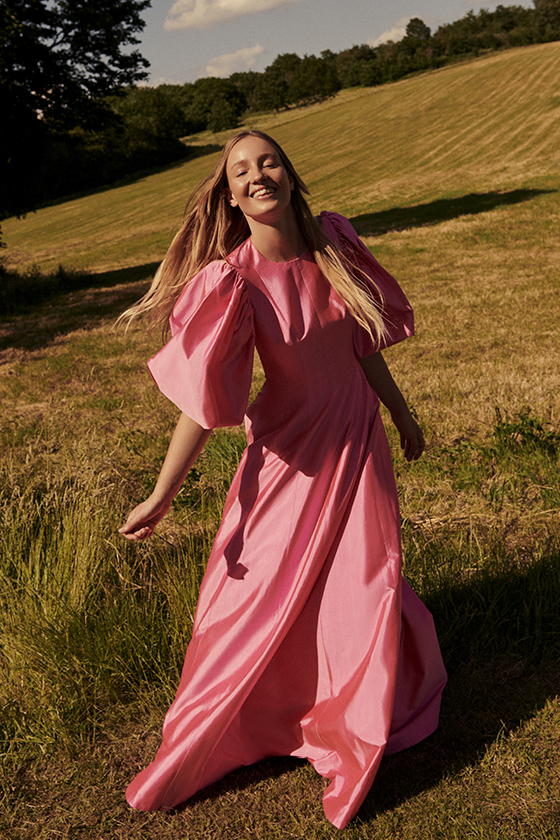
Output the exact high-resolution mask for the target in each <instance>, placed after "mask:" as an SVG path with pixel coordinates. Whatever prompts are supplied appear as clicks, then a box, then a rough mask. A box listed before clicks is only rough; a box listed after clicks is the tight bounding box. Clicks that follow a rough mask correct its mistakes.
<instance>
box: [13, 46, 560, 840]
mask: <svg viewBox="0 0 560 840" xmlns="http://www.w3.org/2000/svg"><path fill="white" fill-rule="evenodd" d="M559 78H560V43H558V42H556V43H550V44H542V45H537V46H532V47H527V48H524V49H519V50H510V51H508V52H504V53H500V54H497V55H490V56H487V57H485V58H481V59H478V60H476V61H474V62H470V63H465V64H459V65H456V66H453V67H449V68H446V69H444V70H441V71H436V72H432V73H428V74H425V75H422V76H417V77H415V78H411V79H407V80H403V81H400V82H398V83H395V84H392V85H388V86H385V87H382V88H375V89H359V90H352V91H344V92H342V93H341V94H340V95H339V96H337V97H336V98H334V99H333V100H331V101H329V102H327V103H324V104H322V105H321V106H312V107H309V108H305V109H299V110H293V111H289V112H287V113H283V114H278V115H267V114H264V115H262V116H261V117H259V118H258V119H257V118H255V120H254V125H255V126H256V127H261V128H264V129H265V130H270V132H271V133H272V134H273V135H274V136H275V137H276V138H277V139H278V140H279V141H280V142H281V143H282V144H283V145H284V146H285V148H286V150H287V151H288V153H289V155H290V157H291V158H292V160H293V162H294V164H295V165H296V168H297V169H298V171H300V172H301V174H302V176H303V178H304V180H305V181H306V183H307V184H308V186H309V188H310V190H311V192H312V204H313V206H314V208H315V209H316V210H317V211H319V210H321V209H333V210H337V211H339V212H342V213H344V214H345V215H347V216H349V217H350V218H351V220H352V222H353V224H354V225H355V227H356V228H357V230H358V231H359V232H360V234H361V235H362V236H363V238H364V240H365V241H366V242H367V244H368V245H369V247H370V248H371V249H372V251H373V253H374V254H375V255H376V256H377V258H378V259H379V260H380V261H381V262H382V263H383V264H384V265H385V266H386V267H387V268H388V269H389V270H390V271H391V272H392V273H393V274H394V275H395V276H396V277H397V278H399V280H400V281H401V283H402V285H403V287H404V289H405V291H406V292H407V294H408V296H409V298H410V299H411V301H412V303H413V305H414V307H415V312H416V319H417V335H416V337H415V338H414V339H412V340H409V341H407V342H404V343H403V344H401V345H398V346H397V347H395V348H392V349H391V350H389V351H387V353H386V358H387V361H388V363H389V365H390V367H391V369H392V371H393V373H394V375H395V378H396V379H397V381H398V382H399V384H400V385H401V387H402V389H403V391H404V393H405V394H406V395H407V397H408V399H409V402H410V403H411V405H412V406H413V407H414V410H415V411H416V413H417V415H418V417H419V418H420V420H421V422H422V424H423V427H424V429H425V432H426V437H427V440H428V448H427V451H426V454H425V456H424V457H423V458H422V460H421V461H420V462H418V463H416V464H413V465H408V464H407V463H406V462H404V461H403V459H402V458H401V456H400V451H399V449H398V442H397V438H396V435H395V434H393V432H392V430H391V429H390V428H389V429H388V432H389V437H390V440H391V443H392V447H393V452H394V463H395V470H396V474H397V481H398V485H399V491H400V497H401V512H402V519H403V542H404V549H405V576H406V577H407V579H408V580H409V582H410V583H411V584H412V585H413V587H414V588H415V590H416V591H417V592H418V594H419V595H420V596H421V597H422V598H423V599H424V601H425V602H426V604H427V605H428V606H429V608H430V609H431V610H432V612H433V614H434V618H435V621H436V626H437V629H438V633H439V636H440V641H441V646H442V651H443V655H444V659H445V661H446V663H447V666H448V671H449V685H448V687H447V689H446V692H445V695H444V702H443V707H442V714H441V725H440V728H439V730H438V731H437V732H436V733H435V734H434V735H433V736H431V737H430V738H429V739H428V740H427V741H426V742H424V743H423V744H421V745H419V746H418V747H415V748H413V749H412V750H408V751H406V752H404V753H401V754H398V755H395V756H392V757H390V758H388V759H386V760H384V762H383V764H382V767H381V770H380V773H379V774H378V777H377V779H376V781H375V783H374V786H373V788H372V790H371V792H370V794H369V795H368V797H367V800H366V802H365V804H364V806H363V808H362V809H361V811H360V814H359V815H358V817H357V818H356V819H355V820H354V822H353V823H352V824H351V825H350V827H349V828H348V829H347V830H346V831H345V837H348V838H349V840H392V838H399V840H440V838H441V840H455V839H456V840H481V839H482V840H519V838H531V840H544V839H545V838H560V804H559V795H558V791H559V789H560V697H559V693H560V692H559V686H560V617H559V608H558V604H559V603H560V479H559V453H560V341H559V340H558V324H559V321H560V249H559V248H558V230H559V229H560V204H559V200H558V198H559V194H560V193H559V191H560V87H559V84H558V79H559ZM224 138H225V136H224V135H220V136H211V135H205V136H200V137H198V138H193V142H198V143H199V144H200V145H205V146H209V147H211V146H218V145H219V144H220V143H221V142H223V140H224ZM215 159H216V156H215V154H209V155H207V156H204V157H200V158H197V159H195V160H192V161H189V162H186V163H182V164H181V165H179V166H176V167H173V168H171V169H169V170H167V171H166V172H161V173H159V174H156V175H152V176H149V177H145V178H141V179H139V180H137V181H135V182H132V183H128V184H124V185H121V186H117V187H115V188H114V189H111V190H106V191H102V192H99V193H97V194H95V195H90V196H86V197H82V198H77V199H75V200H72V201H68V202H66V203H62V204H59V205H56V206H52V207H48V208H44V209H42V210H40V211H39V212H37V213H36V214H31V215H29V216H28V217H27V218H25V219H23V220H16V219H10V220H7V221H5V222H4V223H3V230H4V238H5V240H6V242H7V244H8V248H7V249H5V251H4V252H3V258H4V262H5V265H6V267H7V268H8V269H9V270H10V271H11V270H13V271H17V272H19V278H18V282H17V283H15V284H14V283H11V282H10V279H9V277H10V275H9V274H8V276H7V279H6V283H5V284H4V287H3V288H2V289H1V290H0V300H1V301H2V303H1V304H0V305H1V306H2V310H3V312H4V313H5V314H3V316H2V317H1V318H0V395H1V409H0V412H1V413H0V416H1V424H0V447H1V451H2V458H1V461H0V470H1V471H2V475H1V483H0V510H1V517H2V526H1V531H0V547H1V548H0V674H1V680H0V750H1V753H2V762H1V769H0V836H1V837H2V838H6V840H28V838H30V837H33V838H37V840H47V839H48V840H54V838H56V839H57V840H59V838H60V839H61V840H71V839H72V840H75V839H76V840H77V839H78V838H79V840H101V838H103V840H113V839H115V840H222V839H223V838H228V840H230V838H231V840H286V839H287V838H291V840H303V839H304V838H305V840H326V838H331V837H336V836H339V832H338V831H337V829H334V828H333V827H332V826H331V825H330V824H329V823H328V822H327V821H326V819H325V818H324V816H323V813H322V807H321V794H322V791H323V789H324V782H323V780H322V779H321V778H320V777H318V776H317V775H316V774H315V772H314V771H313V770H312V768H311V767H310V766H309V765H307V764H305V763H300V762H297V761H292V760H289V759H286V760H275V761H271V762H265V763H263V764H261V765H258V766H255V767H252V768H247V769H245V770H241V771H239V772H238V773H236V774H233V775H232V776H230V777H227V778H226V779H224V780H223V781H222V782H221V783H219V784H218V785H216V786H214V787H213V788H211V789H209V790H208V791H205V792H203V793H201V794H200V795H199V796H197V797H196V798H195V799H194V800H192V801H191V802H190V804H189V805H188V806H187V807H186V808H185V809H184V810H182V811H179V812H176V813H171V814H170V813H156V814H141V813H137V812H134V811H131V810H130V809H129V808H128V806H127V805H126V803H125V801H124V788H125V786H126V784H127V783H128V781H130V779H131V778H132V777H133V776H134V774H135V773H136V772H137V771H138V770H140V769H141V768H142V767H143V766H145V764H146V763H147V762H148V761H149V760H150V759H151V757H152V756H153V754H154V752H155V749H156V748H157V746H158V744H159V733H160V728H161V721H162V718H163V715H164V713H165V710H166V708H167V705H168V703H169V702H170V700H171V699H172V696H173V692H174V688H175V686H176V683H177V681H178V678H179V673H180V669H181V665H182V659H183V654H184V649H185V646H186V644H187V642H188V639H189V633H190V628H191V625H192V616H193V612H194V608H195V604H196V596H197V590H198V585H199V583H200V580H201V577H202V574H203V570H204V564H205V560H206V557H207V555H208V551H209V548H210V546H211V543H212V539H213V535H214V533H215V530H216V527H217V525H218V522H219V519H220V510H221V506H222V504H223V500H224V496H225V492H226V490H227V486H228V484H229V481H230V480H231V477H232V475H233V471H234V469H235V465H236V461H237V459H238V457H239V455H240V453H241V451H242V449H243V445H244V438H243V434H242V433H241V431H240V430H239V429H233V430H226V431H219V432H215V433H213V435H212V437H211V438H210V441H209V443H208V445H207V448H206V450H205V451H204V453H203V454H202V455H201V457H200V459H199V461H198V462H197V464H196V466H195V469H193V470H192V471H191V474H190V475H189V477H188V479H187V481H186V482H185V485H184V487H183V489H182V491H181V492H180V494H179V495H178V497H177V499H176V501H175V503H174V506H173V509H172V511H171V512H170V514H169V516H168V517H167V518H166V520H164V522H163V523H162V524H161V525H160V527H159V528H158V531H157V533H156V535H155V536H154V537H153V538H152V540H151V541H150V542H146V543H143V544H141V545H130V544H128V543H127V542H126V541H125V540H123V539H122V538H120V537H119V535H118V533H117V529H118V527H119V525H120V524H121V522H122V520H123V518H124V517H125V515H126V513H127V511H128V510H129V509H130V507H131V506H132V505H134V504H135V503H136V502H137V501H139V500H140V499H141V498H143V496H144V495H145V494H146V493H148V492H149V491H150V489H151V487H152V484H153V481H154V477H155V475H156V473H157V470H158V467H159V465H160V464H161V461H162V459H163V457H164V454H165V451H166V447H167V443H168V440H169V437H170V434H171V432H172V429H173V426H174V423H175V421H176V415H177V412H176V409H175V408H174V407H173V406H172V405H170V404H169V403H168V402H167V401H166V400H165V399H164V398H163V397H162V396H161V395H160V394H159V393H158V392H157V389H156V388H155V386H154V385H153V383H152V381H151V378H150V376H149V374H148V372H147V369H146V366H145V362H146V360H147V358H148V357H149V356H150V355H151V354H152V353H153V352H155V351H156V350H157V349H158V346H159V342H158V338H157V336H154V337H152V338H149V337H148V336H147V335H146V334H145V331H144V329H143V327H142V325H141V324H136V325H134V326H133V327H132V328H131V329H130V330H129V331H128V333H125V332H124V331H122V330H115V329H114V328H113V324H114V321H115V319H116V317H117V316H118V314H119V313H120V312H121V311H122V310H123V309H124V308H126V306H128V305H129V304H130V303H131V302H132V301H133V300H135V299H137V298H138V297H139V296H140V294H141V293H142V292H143V290H144V289H145V288H146V284H147V282H148V281H149V278H150V276H151V275H152V273H153V270H154V267H155V265H156V264H157V262H158V261H159V260H160V259H161V258H162V256H163V254H164V252H165V250H166V247H167V245H168V244H169V241H170V237H171V235H172V231H173V229H174V227H176V225H177V224H178V222H179V221H180V217H181V213H182V209H183V205H184V202H185V198H186V195H187V194H188V192H189V190H190V188H191V187H192V186H194V184H195V183H196V182H197V181H198V180H199V178H200V177H202V176H203V175H204V174H205V173H206V172H207V171H208V170H209V168H210V167H211V166H212V165H213V163H214V161H215ZM60 266H61V267H62V268H59V267H60ZM261 382H262V372H261V371H260V370H259V369H258V366H257V368H256V370H255V383H254V387H255V390H256V389H258V387H259V384H260V383H261Z"/></svg>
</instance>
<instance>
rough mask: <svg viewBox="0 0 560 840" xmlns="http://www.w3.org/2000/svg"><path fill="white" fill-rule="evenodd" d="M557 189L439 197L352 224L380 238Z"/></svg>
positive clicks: (362, 217) (366, 216) (368, 215)
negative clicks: (393, 232) (391, 232)
mask: <svg viewBox="0 0 560 840" xmlns="http://www.w3.org/2000/svg"><path fill="white" fill-rule="evenodd" d="M551 192H556V190H540V189H519V190H510V191H509V192H497V191H493V192H487V193H469V194H468V195H462V196H458V197H457V198H439V199H437V201H430V202H429V203H428V204H416V205H414V206H413V207H392V208H391V209H390V210H381V211H379V212H377V213H363V214H362V215H360V216H354V217H353V218H352V219H350V221H351V222H352V224H353V226H354V227H355V229H356V231H357V232H358V233H359V235H360V236H381V235H382V234H384V233H389V231H393V230H394V231H399V230H407V229H408V228H415V227H424V226H427V225H436V224H439V223H440V222H447V221H449V220H450V219H456V218H458V217H459V216H467V215H475V214H478V213H488V212H489V211H490V210H495V209H496V208H497V207H507V206H509V205H511V204H519V203H521V202H522V201H531V200H532V199H534V198H537V197H538V196H539V195H543V194H547V193H551Z"/></svg>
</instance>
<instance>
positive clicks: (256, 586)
mask: <svg viewBox="0 0 560 840" xmlns="http://www.w3.org/2000/svg"><path fill="white" fill-rule="evenodd" d="M323 219H324V223H325V228H326V230H327V232H328V234H329V235H330V236H331V237H332V238H333V239H335V241H338V242H339V243H340V244H341V247H343V248H345V249H348V252H349V253H351V254H353V255H355V257H356V258H359V260H360V266H361V267H362V268H364V270H366V271H367V272H368V274H369V275H370V276H371V277H372V279H373V280H375V282H376V283H377V284H378V285H379V286H381V290H382V292H383V295H384V297H385V307H386V312H387V313H388V316H387V317H388V318H389V319H390V321H391V334H390V340H389V343H392V342H394V341H399V340H400V339H401V338H404V337H406V335H410V334H412V330H413V322H412V311H411V309H410V306H409V304H408V302H407V301H406V298H405V297H404V295H403V293H402V291H401V290H400V289H399V287H398V285H397V284H396V282H395V281H394V280H393V278H391V277H390V275H388V274H387V273H386V272H385V271H384V270H383V269H381V267H380V266H379V265H378V263H376V262H375V260H374V259H373V257H371V256H370V255H369V252H368V251H367V249H365V247H364V246H362V245H361V243H360V242H359V240H358V239H357V237H356V234H355V233H354V231H353V229H352V227H351V226H350V224H349V222H347V221H346V220H345V219H343V218H342V217H340V216H337V215H335V214H323ZM172 325H173V333H174V335H173V338H172V339H171V341H170V342H169V343H168V344H167V345H166V346H165V347H164V348H163V349H162V350H161V351H160V353H159V354H158V355H157V356H155V357H154V359H152V360H151V362H150V369H151V371H152V374H153V375H154V378H155V379H156V381H157V383H158V385H159V387H160V388H161V390H162V391H163V393H165V394H166V395H167V396H168V397H170V399H172V400H173V401H174V402H176V404H177V405H178V406H179V408H180V409H181V410H182V411H184V412H186V413H187V414H189V415H190V416H192V417H194V418H195V419H196V420H198V422H199V423H201V425H203V426H206V427H207V428H210V427H211V426H216V425H227V424H229V423H232V422H236V421H237V419H238V418H239V416H240V414H242V413H243V411H244V410H245V407H246V404H247V400H248V394H249V386H250V374H251V361H252V353H253V346H254V345H256V347H257V350H258V352H259V355H260V358H261V360H262V363H263V366H264V369H265V373H266V382H265V385H264V387H263V388H262V390H261V391H260V393H259V394H258V396H257V398H256V399H255V400H254V402H253V403H252V404H251V405H250V407H249V408H248V410H247V413H246V429H247V440H248V446H247V449H246V450H245V452H244V454H243V457H242V459H241V463H240V465H239V468H238V470H237V473H236V475H235V478H234V480H233V483H232V485H231V488H230V491H229V494H228V497H227V501H226V504H225V508H224V515H223V520H222V524H221V526H220V529H219V532H218V535H217V537H216V541H215V543H214V547H213V550H212V553H211V556H210V559H209V561H208V568H207V571H206V575H205V577H204V581H203V584H202V588H201V592H200V598H199V602H198V607H197V611H196V616H195V623H194V628H193V637H192V641H191V643H190V645H189V647H188V650H187V654H186V658H185V664H184V669H183V674H182V678H181V682H180V685H179V688H178V691H177V695H176V698H175V700H174V702H173V704H172V705H171V707H170V709H169V711H168V713H167V716H166V718H165V722H164V727H163V743H162V745H161V747H160V749H159V751H158V753H157V755H156V757H155V759H154V761H153V762H152V764H150V765H149V766H148V767H147V768H146V769H145V770H144V771H143V772H141V773H140V774H139V775H138V776H137V777H136V779H135V780H134V781H133V782H132V784H131V785H130V786H129V788H128V791H127V798H128V801H129V802H130V804H131V805H132V806H133V807H135V808H138V809H140V810H156V809H159V808H173V807H174V806H176V805H178V804H180V803H181V802H184V801H185V800H186V799H188V798H189V797H190V796H192V795H193V794H194V793H196V792H197V791H199V790H200V789H201V788H203V787H206V786H207V785H209V784H211V783H212V782H215V781H217V780H218V779H219V778H221V777H222V776H224V775H225V774H226V773H228V772H230V771H231V770H233V769H235V768H238V767H240V766H244V765H248V764H251V763H253V762H255V761H258V760H260V759H262V758H265V757H269V756H273V755H293V756H299V757H304V758H307V759H309V761H311V762H312V764H313V765H314V767H315V768H316V770H317V771H318V772H319V773H320V774H321V775H323V776H325V777H326V778H328V779H329V780H330V784H329V786H328V787H327V789H326V791H325V794H324V809H325V814H326V816H327V817H328V819H329V820H330V821H331V822H332V823H333V824H334V825H335V826H338V827H339V828H343V827H344V826H345V825H346V824H347V823H348V822H349V820H350V819H351V818H352V817H353V816H354V815H355V814H356V812H357V810H358V808H359V806H360V804H361V803H362V801H363V799H364V797H365V795H366V793H367V791H368V789H369V787H370V785H371V783H372V781H373V778H374V776H375V773H376V771H377V768H378V766H379V762H380V760H381V757H382V755H383V753H384V751H385V752H389V751H397V750H400V749H403V748H405V747H408V746H410V745H412V744H415V743H417V742H418V741H420V740H421V739H423V738H425V737H426V736H427V735H428V734H430V732H432V731H433V730H434V728H435V727H436V726H437V719H438V712H439V702H440V695H441V691H442V689H443V686H444V684H445V679H446V676H445V670H444V667H443V663H442V661H441V656H440V653H439V647H438V643H437V638H436V635H435V631H434V627H433V623H432V620H431V616H430V614H429V612H428V611H427V610H426V608H425V607H424V606H423V605H422V603H421V602H420V601H419V600H418V598H417V597H416V596H415V595H414V593H413V592H412V591H411V590H410V588H409V587H408V586H407V585H406V584H403V582H402V577H401V547H400V518H399V510H398V501H397V494H396V487H395V481H394V475H393V470H392V464H391V456H390V453H389V449H388V445H387V440H386V437H385V432H384V429H383V425H382V423H381V419H380V416H379V411H378V406H379V403H378V399H377V397H376V395H375V393H374V392H373V391H372V389H371V388H370V386H369V385H368V383H367V381H366V379H365V376H364V374H363V372H362V369H361V367H360V365H359V364H358V363H357V359H356V354H357V353H358V354H359V353H360V351H365V353H366V354H367V353H369V352H372V351H373V348H372V346H371V340H370V339H369V337H367V334H365V333H364V331H363V330H360V328H359V327H357V325H356V322H355V321H354V319H353V318H352V317H351V316H349V315H348V314H347V312H346V309H345V306H344V304H343V302H342V301H341V300H340V298H339V297H338V295H337V294H336V293H335V292H334V291H333V289H332V288H331V287H330V286H329V285H328V284H327V282H326V281H325V279H324V277H323V276H322V274H321V272H320V271H319V269H318V267H317V265H316V264H315V262H314V260H313V258H312V256H311V254H310V253H309V252H307V253H305V254H304V255H303V256H302V257H300V258H299V259H297V260H293V261H291V262H287V263H281V264H278V263H272V262H270V261H268V260H266V259H265V258H264V257H262V256H261V255H260V254H258V252H257V251H256V250H255V249H254V247H253V246H252V244H251V242H250V241H247V242H245V243H244V244H243V245H242V246H241V247H240V248H239V249H238V250H237V251H236V252H234V253H233V254H232V255H230V259H229V265H227V264H225V263H212V264H211V265H210V266H208V268H207V269H205V270H204V271H203V272H201V273H200V274H199V275H197V276H196V277H195V278H194V279H193V280H192V281H191V283H190V284H189V286H188V287H187V289H186V290H185V292H184V293H183V295H182V297H181V299H180V300H179V302H178V304H177V307H176V309H175V312H174V315H173V319H172Z"/></svg>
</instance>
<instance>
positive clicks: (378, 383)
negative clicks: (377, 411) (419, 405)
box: [359, 353, 408, 415]
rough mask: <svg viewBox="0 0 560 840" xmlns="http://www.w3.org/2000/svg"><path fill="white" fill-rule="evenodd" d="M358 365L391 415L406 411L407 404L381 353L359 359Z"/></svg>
mask: <svg viewBox="0 0 560 840" xmlns="http://www.w3.org/2000/svg"><path fill="white" fill-rule="evenodd" d="M359 361H360V365H361V366H362V370H363V371H364V373H365V375H366V379H367V381H368V382H369V384H370V385H371V387H372V388H373V390H374V391H375V393H376V394H377V396H378V397H379V399H380V400H381V402H382V403H383V405H384V406H385V407H386V408H388V409H389V411H390V412H391V414H392V415H398V414H401V413H403V412H408V406H407V404H406V401H405V399H404V397H403V395H402V394H401V392H400V389H399V387H398V385H397V383H396V382H395V380H394V379H393V377H392V376H391V372H390V370H389V368H388V367H387V363H386V362H385V359H384V358H383V356H382V355H381V353H374V354H373V355H372V356H366V357H365V358H364V359H360V360H359Z"/></svg>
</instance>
